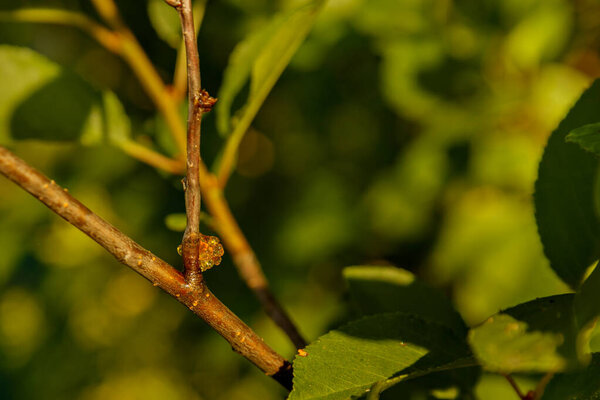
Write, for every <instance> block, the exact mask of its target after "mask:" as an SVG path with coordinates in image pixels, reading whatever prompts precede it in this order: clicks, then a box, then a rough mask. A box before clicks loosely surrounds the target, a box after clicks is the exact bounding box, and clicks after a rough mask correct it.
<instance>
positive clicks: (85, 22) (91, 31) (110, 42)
mask: <svg viewBox="0 0 600 400" xmlns="http://www.w3.org/2000/svg"><path fill="white" fill-rule="evenodd" d="M0 20H3V21H12V22H32V23H43V24H56V25H67V26H72V27H75V28H78V29H81V30H82V31H84V32H85V33H87V34H88V35H90V36H91V37H92V38H93V39H95V40H96V41H97V42H98V43H100V45H102V46H104V47H105V48H106V49H107V50H109V51H111V52H113V53H118V52H119V48H120V46H121V39H120V38H119V36H118V35H117V34H116V33H115V32H113V31H111V30H110V29H107V28H105V27H104V26H102V25H100V24H98V23H97V22H95V21H94V20H92V19H91V18H88V17H87V16H86V15H83V14H80V13H78V12H73V11H65V10H56V9H51V8H48V9H46V8H35V9H22V10H14V11H2V12H0Z"/></svg>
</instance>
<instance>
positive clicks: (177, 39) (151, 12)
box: [148, 0, 181, 49]
mask: <svg viewBox="0 0 600 400" xmlns="http://www.w3.org/2000/svg"><path fill="white" fill-rule="evenodd" d="M148 17H149V18H150V23H151V24H152V27H153V28H154V30H155V31H156V34H157V35H158V37H160V38H161V39H162V40H164V41H165V42H166V43H167V44H168V45H169V46H171V47H173V48H175V49H176V48H178V47H179V45H180V44H181V22H180V21H179V15H178V14H177V11H176V10H175V9H174V8H173V7H171V6H170V5H168V4H167V3H165V2H164V0H150V1H149V2H148Z"/></svg>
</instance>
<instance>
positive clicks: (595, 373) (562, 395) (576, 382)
mask: <svg viewBox="0 0 600 400" xmlns="http://www.w3.org/2000/svg"><path fill="white" fill-rule="evenodd" d="M599 377H600V353H595V354H593V355H592V361H591V362H590V365H588V367H587V368H586V369H584V370H581V371H575V372H572V373H566V374H558V375H556V376H555V377H554V378H552V380H551V381H550V383H549V384H548V386H546V390H544V395H543V396H542V400H565V399H569V400H594V399H598V398H600V379H599Z"/></svg>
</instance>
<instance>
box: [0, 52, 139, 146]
mask: <svg viewBox="0 0 600 400" xmlns="http://www.w3.org/2000/svg"><path fill="white" fill-rule="evenodd" d="M0 59H1V60H2V63H0V92H1V93H2V96H1V97H0V143H2V144H5V143H10V142H11V141H14V140H31V139H35V140H46V141H79V142H81V143H82V144H85V145H94V144H98V143H101V142H104V141H108V142H110V143H112V144H114V145H119V144H122V143H123V142H124V141H127V140H129V138H130V135H131V128H130V122H129V118H128V117H127V115H126V113H125V110H124V109H123V105H122V104H121V103H120V101H119V99H118V98H117V96H116V95H115V94H114V93H112V92H108V91H106V92H100V91H98V90H96V89H94V88H92V87H91V86H90V85H89V84H88V83H86V82H85V81H84V80H83V79H81V78H80V77H78V76H77V75H75V74H73V73H71V72H69V71H67V70H65V69H64V68H61V67H60V66H59V65H57V64H56V63H54V62H52V61H50V60H48V59H46V58H45V57H43V56H41V55H40V54H38V53H36V52H34V51H33V50H30V49H27V48H22V47H15V46H8V45H3V46H0Z"/></svg>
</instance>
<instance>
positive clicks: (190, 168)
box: [169, 0, 203, 286]
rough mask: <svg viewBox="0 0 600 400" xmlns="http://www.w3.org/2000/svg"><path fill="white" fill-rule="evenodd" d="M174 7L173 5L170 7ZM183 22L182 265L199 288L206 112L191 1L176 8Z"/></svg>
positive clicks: (200, 280) (191, 282)
mask: <svg viewBox="0 0 600 400" xmlns="http://www.w3.org/2000/svg"><path fill="white" fill-rule="evenodd" d="M169 4H171V5H173V4H172V3H169ZM175 9H176V10H177V12H178V13H179V19H180V20H181V31H182V34H183V41H184V43H185V52H186V58H187V76H188V103H189V104H188V125H187V173H186V180H185V185H184V190H185V212H186V216H187V226H186V228H185V232H184V234H183V241H182V246H183V254H182V255H183V265H184V267H185V279H186V281H187V282H188V283H189V284H190V285H192V286H196V285H199V284H201V282H202V266H201V265H200V246H201V244H200V241H201V238H202V236H201V233H200V201H201V195H200V177H199V175H198V168H199V167H200V162H201V157H200V124H201V122H202V112H203V108H202V107H200V101H201V100H200V97H201V93H202V91H201V86H200V57H199V56H198V44H197V42H196V32H195V29H194V16H193V14H192V1H191V0H181V1H180V2H179V3H178V4H175Z"/></svg>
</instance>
